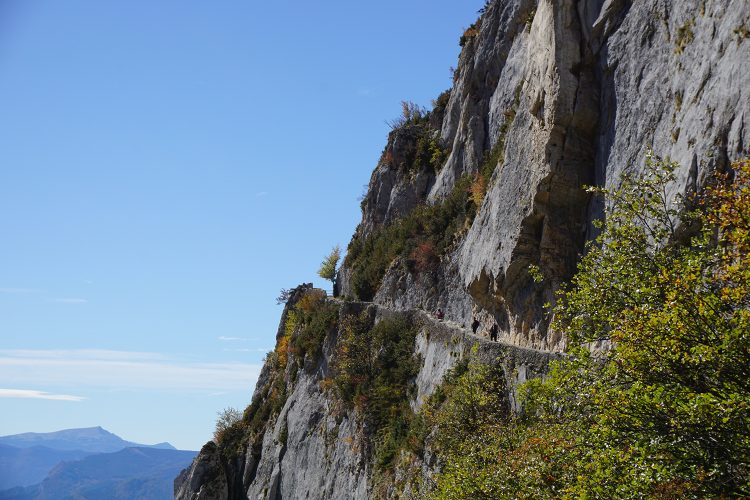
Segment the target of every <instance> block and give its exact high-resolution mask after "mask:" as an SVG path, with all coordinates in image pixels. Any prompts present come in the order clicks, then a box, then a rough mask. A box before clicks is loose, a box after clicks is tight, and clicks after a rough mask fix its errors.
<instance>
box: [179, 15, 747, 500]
mask: <svg viewBox="0 0 750 500" xmlns="http://www.w3.org/2000/svg"><path fill="white" fill-rule="evenodd" d="M446 36H452V35H451V34H446ZM459 43H460V44H461V46H462V51H461V55H460V57H459V61H458V65H457V69H456V70H455V73H454V78H453V85H452V87H451V88H450V89H448V90H446V91H445V92H444V93H443V94H441V95H440V96H437V97H436V99H435V101H434V103H433V104H434V106H433V108H432V109H431V110H429V111H428V110H423V109H421V108H420V107H418V106H416V105H412V104H409V103H405V105H404V115H403V117H402V118H401V119H399V120H397V121H396V122H395V123H394V128H393V130H392V131H391V132H390V134H389V136H388V139H387V142H386V145H385V148H384V150H383V154H382V156H381V158H380V160H379V161H378V163H377V165H376V166H375V169H374V171H373V173H372V177H371V179H370V183H369V186H368V190H367V193H366V195H365V197H364V199H363V200H362V204H361V207H362V221H361V223H360V224H359V226H358V227H357V229H356V231H355V233H354V235H353V237H352V240H351V242H350V244H349V246H348V251H347V254H346V257H345V259H344V261H343V264H342V267H341V269H340V270H339V272H338V275H337V277H336V295H337V298H336V299H327V298H325V297H322V296H321V294H320V293H319V292H316V291H315V290H314V289H312V288H311V286H302V287H298V288H297V289H295V290H294V291H293V292H292V294H291V295H290V298H289V302H288V303H287V305H286V307H285V309H284V312H283V313H282V317H281V321H280V326H279V331H278V333H277V335H276V341H277V345H276V349H275V350H274V352H272V353H270V354H269V356H268V358H267V360H266V363H265V366H264V368H263V370H262V373H261V375H260V378H259V380H258V384H257V386H256V389H255V392H254V394H253V398H252V403H251V404H250V406H249V407H248V409H247V410H246V411H245V415H244V417H243V419H242V421H240V422H238V423H237V424H236V425H235V426H233V427H232V428H230V429H229V431H228V432H226V433H224V434H223V435H221V436H219V437H217V442H209V443H207V444H206V445H205V446H204V448H203V450H202V451H201V453H200V455H199V456H198V457H197V458H196V460H195V462H194V463H193V465H192V467H190V468H189V469H186V470H185V471H183V473H182V474H181V475H180V477H179V478H177V479H176V481H175V497H176V498H178V499H181V500H187V499H214V498H215V499H271V500H276V499H297V498H311V499H324V498H325V499H329V498H332V499H342V500H343V499H346V500H349V499H365V498H422V497H424V496H425V495H426V494H427V493H428V492H429V488H430V485H431V481H432V478H433V477H434V476H435V474H438V473H439V471H440V469H441V467H442V466H443V464H441V463H440V462H439V460H438V458H437V457H436V455H435V453H434V449H433V448H432V446H431V443H433V442H434V441H435V440H439V439H440V435H439V434H440V431H439V428H438V427H434V426H433V427H430V423H429V422H430V420H429V416H430V415H425V411H424V408H428V409H430V408H432V407H431V406H430V405H431V404H435V405H437V404H439V403H440V401H437V402H434V403H429V401H431V400H432V401H434V400H433V399H431V398H433V396H434V397H435V398H438V396H441V395H443V396H444V394H445V393H447V391H448V390H449V389H450V387H449V386H450V385H451V383H454V382H455V380H456V377H457V376H458V375H456V374H457V373H459V372H461V373H463V372H462V370H465V369H466V363H467V362H469V363H479V364H482V365H483V366H489V367H493V368H492V369H493V370H495V371H492V372H488V373H490V375H488V377H490V378H492V380H491V382H492V383H493V384H496V385H495V386H493V387H496V391H495V392H497V393H499V394H500V395H501V396H502V397H501V398H500V402H499V403H498V406H500V407H502V408H501V412H502V411H507V412H513V411H518V410H519V401H518V398H517V396H518V395H517V394H516V387H517V386H518V384H519V383H520V382H523V381H525V380H529V379H533V378H535V377H541V376H543V375H544V374H545V373H547V370H548V366H549V363H550V362H551V361H552V360H554V359H559V358H560V357H561V356H562V354H561V353H562V352H563V351H564V350H565V348H566V342H567V339H566V338H565V337H564V336H563V335H562V334H561V333H560V332H557V331H554V330H553V329H551V328H550V315H549V307H548V306H547V305H548V304H549V303H554V301H555V297H556V293H557V291H558V290H559V289H560V288H561V287H562V286H564V285H565V284H566V283H567V282H569V280H570V279H571V277H572V276H573V274H574V273H575V271H576V267H577V265H578V263H579V262H580V260H581V254H582V253H584V252H585V242H586V241H588V240H591V239H592V238H594V237H595V236H596V235H597V234H598V231H599V230H598V229H597V227H596V226H595V224H594V221H595V220H597V219H600V218H601V217H602V216H603V213H604V207H603V205H602V202H601V200H599V199H595V198H592V197H591V195H590V193H589V192H587V190H586V189H585V187H586V186H587V185H594V186H598V187H602V188H606V189H617V188H618V187H619V186H620V185H621V183H622V179H623V174H628V175H631V176H636V177H637V176H640V175H642V174H643V173H644V172H645V158H646V155H647V152H648V151H653V152H654V153H655V154H656V155H658V156H660V157H669V158H671V159H672V160H673V161H674V162H676V164H677V167H676V169H675V171H674V181H673V182H672V183H670V185H669V188H668V190H669V192H668V193H667V195H668V196H669V198H670V199H671V198H672V197H673V196H674V195H678V194H688V193H693V192H696V191H699V190H700V189H701V188H702V187H703V186H704V185H705V184H706V183H707V179H709V178H710V176H711V175H713V174H714V173H716V172H724V171H727V170H728V168H729V166H730V163H731V162H733V161H734V160H737V159H738V158H741V157H743V156H745V155H747V154H748V146H749V145H750V87H749V86H748V85H747V69H748V68H750V3H749V2H747V1H746V0H679V1H678V0H647V1H639V2H631V1H625V0H580V1H574V0H559V1H558V0H555V1H552V0H492V1H489V2H487V4H486V5H485V7H484V8H483V9H482V13H481V15H480V17H479V18H478V19H477V21H476V23H475V24H474V25H472V26H471V27H469V28H468V29H467V30H466V31H465V32H464V33H463V35H462V36H461V37H460V42H459ZM533 270H536V272H537V273H538V274H539V275H540V276H542V277H543V279H535V276H533V272H532V271H533ZM437 308H441V309H442V310H443V311H445V316H446V318H448V319H449V321H443V322H439V321H436V320H435V318H433V317H432V316H431V315H430V314H427V313H425V312H424V311H434V310H436V309H437ZM474 317H477V318H479V320H480V321H481V324H482V325H483V327H484V328H486V327H487V326H489V325H492V324H494V323H497V324H498V325H499V330H500V332H499V340H500V342H491V341H488V340H487V339H486V338H484V337H482V336H474V335H472V334H471V332H470V331H468V330H467V329H466V328H465V326H464V325H468V324H470V323H471V321H472V318H474ZM484 331H486V330H484ZM446 377H447V378H446ZM451 377H453V378H451ZM446 381H447V382H446ZM451 381H453V382H451ZM454 385H455V384H454ZM441 397H442V396H441ZM425 405H427V406H425ZM427 413H429V412H427ZM433 413H434V412H433ZM424 422H427V423H424ZM420 425H421V427H420ZM415 436H416V437H415Z"/></svg>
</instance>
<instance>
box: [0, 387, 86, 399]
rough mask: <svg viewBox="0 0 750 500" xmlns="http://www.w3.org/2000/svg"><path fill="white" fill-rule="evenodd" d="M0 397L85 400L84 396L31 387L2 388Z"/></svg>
mask: <svg viewBox="0 0 750 500" xmlns="http://www.w3.org/2000/svg"><path fill="white" fill-rule="evenodd" d="M0 398H22V399H49V400H52V401H83V400H84V399H86V398H84V397H81V396H71V395H69V394H50V393H49V392H44V391H34V390H31V389H0Z"/></svg>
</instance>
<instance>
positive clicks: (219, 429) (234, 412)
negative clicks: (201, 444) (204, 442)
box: [214, 407, 242, 443]
mask: <svg viewBox="0 0 750 500" xmlns="http://www.w3.org/2000/svg"><path fill="white" fill-rule="evenodd" d="M216 416H217V417H216V429H214V442H216V443H221V442H222V440H223V437H224V435H225V434H226V433H227V431H228V430H229V429H230V428H231V427H232V426H234V425H235V424H237V423H238V422H239V421H240V420H242V412H241V411H240V410H238V409H236V408H231V407H227V408H224V409H223V410H221V411H219V412H217V413H216Z"/></svg>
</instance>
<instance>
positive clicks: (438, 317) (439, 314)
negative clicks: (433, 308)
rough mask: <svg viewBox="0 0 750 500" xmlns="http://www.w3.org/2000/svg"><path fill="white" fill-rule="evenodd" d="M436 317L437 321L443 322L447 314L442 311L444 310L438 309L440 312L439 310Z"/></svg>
mask: <svg viewBox="0 0 750 500" xmlns="http://www.w3.org/2000/svg"><path fill="white" fill-rule="evenodd" d="M435 317H436V318H437V319H438V320H439V321H443V318H444V317H445V313H443V310H442V309H440V308H439V307H438V310H437V312H435Z"/></svg>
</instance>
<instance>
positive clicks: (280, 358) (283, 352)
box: [276, 335, 290, 369]
mask: <svg viewBox="0 0 750 500" xmlns="http://www.w3.org/2000/svg"><path fill="white" fill-rule="evenodd" d="M289 338H290V336H289V335H284V336H283V337H281V338H280V339H279V340H278V342H276V359H277V362H278V366H279V367H280V368H282V369H283V368H284V367H286V363H287V360H288V358H289Z"/></svg>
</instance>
